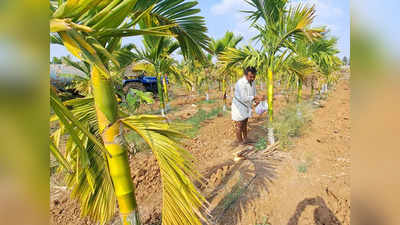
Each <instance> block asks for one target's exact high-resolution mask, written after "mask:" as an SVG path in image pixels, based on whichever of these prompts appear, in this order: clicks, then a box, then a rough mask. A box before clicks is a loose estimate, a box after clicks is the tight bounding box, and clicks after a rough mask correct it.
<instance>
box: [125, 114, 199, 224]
mask: <svg viewBox="0 0 400 225" xmlns="http://www.w3.org/2000/svg"><path fill="white" fill-rule="evenodd" d="M121 122H122V123H123V124H124V125H126V126H127V127H129V128H131V129H132V130H134V131H135V132H136V133H138V134H139V135H140V136H141V137H142V138H143V139H144V140H145V141H146V143H147V144H148V145H149V146H150V148H151V149H152V151H153V153H154V155H155V157H156V159H157V162H158V164H159V166H160V171H161V178H162V184H163V185H162V188H163V197H162V198H163V207H162V221H163V224H166V225H173V224H185V225H200V224H202V223H201V221H200V219H199V218H202V219H203V220H204V221H206V219H205V218H204V217H203V216H202V214H201V213H200V212H201V211H203V210H206V208H205V204H206V200H205V198H204V197H203V196H202V195H201V194H200V192H199V191H198V190H197V189H196V187H195V186H194V184H193V183H192V181H191V179H197V180H198V179H199V178H200V175H199V173H198V172H196V170H195V169H194V166H193V163H192V161H193V158H192V156H191V155H190V153H189V152H188V151H186V150H185V149H183V148H182V147H181V146H180V145H179V144H178V143H179V142H178V140H179V139H180V138H182V137H184V135H183V134H182V133H181V132H180V131H179V130H180V129H179V127H177V126H176V125H173V124H169V123H167V121H165V118H164V117H161V116H153V115H151V116H150V115H141V116H131V117H127V118H123V119H121Z"/></svg>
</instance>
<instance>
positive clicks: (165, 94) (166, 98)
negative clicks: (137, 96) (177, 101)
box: [162, 75, 169, 110]
mask: <svg viewBox="0 0 400 225" xmlns="http://www.w3.org/2000/svg"><path fill="white" fill-rule="evenodd" d="M162 81H163V90H164V97H165V105H168V101H169V99H168V87H167V78H166V76H165V75H164V76H163V78H162ZM166 110H168V109H167V107H166Z"/></svg>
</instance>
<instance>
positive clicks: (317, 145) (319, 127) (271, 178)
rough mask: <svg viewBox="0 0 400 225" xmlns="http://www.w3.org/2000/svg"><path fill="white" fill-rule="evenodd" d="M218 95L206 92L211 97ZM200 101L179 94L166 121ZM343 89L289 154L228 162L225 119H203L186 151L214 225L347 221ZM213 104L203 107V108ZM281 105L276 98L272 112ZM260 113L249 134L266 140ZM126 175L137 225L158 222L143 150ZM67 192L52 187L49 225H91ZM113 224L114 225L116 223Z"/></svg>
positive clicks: (150, 162)
mask: <svg viewBox="0 0 400 225" xmlns="http://www.w3.org/2000/svg"><path fill="white" fill-rule="evenodd" d="M217 96H218V93H215V92H214V93H213V95H212V98H216V97H217ZM202 98H203V97H193V98H192V99H189V98H185V97H184V96H182V97H178V99H177V100H174V101H173V102H171V105H179V106H181V108H180V110H178V111H176V112H174V113H172V115H170V116H171V118H172V119H187V118H189V117H191V116H192V115H194V114H195V113H196V112H197V110H198V108H199V107H200V106H198V105H195V106H192V104H196V102H198V101H201V100H204V99H202ZM349 103H350V88H349V81H348V80H341V81H340V82H339V84H338V86H337V88H336V90H335V91H332V92H331V96H330V97H329V98H328V99H327V100H326V101H325V102H324V104H323V107H322V108H319V109H317V110H316V111H315V112H314V114H313V117H312V118H313V120H312V122H311V125H310V128H309V129H308V131H307V132H306V134H305V135H304V136H302V137H299V138H297V139H296V140H295V147H294V148H292V149H291V150H289V151H280V150H279V151H274V152H262V151H259V152H254V153H253V154H252V155H251V156H250V157H249V158H248V159H246V160H241V161H239V162H234V161H233V154H234V153H235V152H237V151H239V150H242V147H237V148H233V147H232V146H231V143H232V142H233V140H234V133H233V126H232V122H231V120H230V114H229V113H228V114H226V115H225V116H220V117H216V118H215V119H213V120H208V121H205V122H203V124H202V128H201V129H200V130H199V133H198V135H197V137H195V138H193V139H190V140H187V142H186V143H185V147H186V148H187V149H188V150H189V151H190V152H191V153H192V154H193V156H194V157H195V158H196V159H197V162H196V165H197V168H198V170H199V171H200V173H201V174H202V175H203V176H204V179H205V180H204V184H203V185H198V187H199V189H200V190H201V192H202V193H203V194H204V195H205V196H206V198H207V200H208V201H209V202H210V210H211V214H212V218H210V220H211V221H212V222H213V223H214V224H221V225H222V224H226V225H228V224H229V225H233V224H235V225H236V224H237V225H239V224H243V225H245V224H246V225H249V224H250V225H253V224H254V225H256V224H257V223H261V222H264V221H267V223H265V224H263V225H266V224H270V225H282V224H287V225H297V224H300V225H303V224H304V225H308V224H316V225H322V224H324V225H339V224H340V225H345V224H346V225H347V224H350V175H349V174H350V128H351V121H350V108H349ZM217 104H218V103H216V104H213V105H207V106H206V107H207V108H208V109H210V108H212V107H216V106H217ZM285 104H286V102H285V100H284V98H283V96H276V105H275V107H276V108H275V109H276V113H278V112H279V109H280V108H281V107H283V106H284V105H285ZM263 123H265V115H263V116H258V117H257V116H255V117H253V118H251V119H250V121H249V126H250V131H249V136H250V138H252V139H257V138H258V137H261V136H265V134H266V133H265V132H266V131H265V129H264V128H263V126H262V125H263ZM131 168H132V178H133V181H134V183H135V185H136V193H137V201H138V205H139V206H140V208H139V211H140V214H141V217H142V222H143V224H159V223H160V218H161V201H162V199H161V192H160V187H161V180H160V171H159V169H158V166H157V162H156V160H155V159H154V157H153V155H152V154H151V153H150V152H141V153H138V154H136V155H135V156H132V157H131ZM67 196H68V195H67V191H66V190H63V189H62V188H61V189H60V188H58V189H57V190H56V189H54V188H52V194H51V203H50V208H51V209H50V224H54V225H56V224H57V225H61V224H62V225H65V224H66V225H69V224H74V225H83V224H94V223H91V222H90V221H87V220H86V219H82V218H79V208H78V205H77V204H76V203H75V202H74V201H73V200H70V199H68V197H67ZM113 224H118V219H116V220H115V222H114V223H113Z"/></svg>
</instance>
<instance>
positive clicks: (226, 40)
mask: <svg viewBox="0 0 400 225" xmlns="http://www.w3.org/2000/svg"><path fill="white" fill-rule="evenodd" d="M242 40H243V37H242V36H240V35H238V36H235V34H234V33H233V32H230V31H227V32H226V33H225V35H224V36H223V37H222V38H220V39H217V40H215V39H213V40H212V41H211V45H210V48H211V51H212V52H213V54H214V55H215V56H216V57H218V56H220V55H221V54H222V53H223V52H225V51H226V50H227V49H229V48H233V49H235V48H237V45H238V44H239V43H240V42H241V41H242ZM234 74H236V73H235V72H234V70H233V68H219V69H218V75H219V80H220V81H221V82H222V93H223V102H224V106H223V110H224V111H225V110H226V100H227V99H226V98H227V96H226V93H227V82H228V77H229V75H234ZM231 78H233V77H231ZM231 80H232V83H233V79H231Z"/></svg>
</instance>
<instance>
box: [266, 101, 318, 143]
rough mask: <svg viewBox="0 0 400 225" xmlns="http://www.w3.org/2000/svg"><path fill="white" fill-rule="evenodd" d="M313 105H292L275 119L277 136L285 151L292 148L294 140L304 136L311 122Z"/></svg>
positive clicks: (304, 103) (305, 103)
mask: <svg viewBox="0 0 400 225" xmlns="http://www.w3.org/2000/svg"><path fill="white" fill-rule="evenodd" d="M311 115H312V105H311V103H310V102H303V103H301V104H295V105H293V104H290V105H287V106H286V107H285V108H283V109H282V110H281V112H280V113H279V115H278V116H277V117H276V118H275V121H274V123H273V127H274V129H275V135H276V137H277V139H278V140H279V143H280V145H281V147H282V148H283V149H288V148H289V147H291V146H292V138H294V137H299V136H301V135H302V134H303V132H304V130H305V128H306V127H307V125H308V124H309V122H310V121H311Z"/></svg>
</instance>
